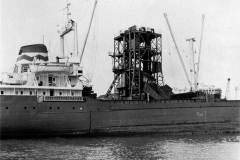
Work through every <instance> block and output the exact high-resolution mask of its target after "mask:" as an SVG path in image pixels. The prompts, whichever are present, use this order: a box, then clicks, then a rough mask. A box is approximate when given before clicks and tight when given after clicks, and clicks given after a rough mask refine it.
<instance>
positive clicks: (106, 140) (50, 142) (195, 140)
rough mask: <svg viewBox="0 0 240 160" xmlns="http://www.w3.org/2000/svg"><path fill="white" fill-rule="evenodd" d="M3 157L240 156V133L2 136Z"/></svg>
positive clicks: (227, 159) (221, 159) (184, 158)
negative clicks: (22, 137)
mask: <svg viewBox="0 0 240 160" xmlns="http://www.w3.org/2000/svg"><path fill="white" fill-rule="evenodd" d="M0 144H1V145H0V147H1V149H0V159H1V160H2V159H89V160H95V159H104V160H111V159H120V160H125V159H164V160H165V159H166V160H167V159H174V160H175V159H177V160H178V159H179V160H187V159H194V160H195V159H204V160H205V159H209V160H211V159H214V160H215V159H216V160H231V159H232V160H238V159H240V136H236V135H227V136H225V135H224V136H223V135H221V136H188V135H187V136H175V137H173V136H171V137H169V136H161V135H146V136H128V137H95V138H93V137H82V138H45V139H24V140H20V139H18V140H16V139H8V140H0Z"/></svg>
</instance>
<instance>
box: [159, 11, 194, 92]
mask: <svg viewBox="0 0 240 160" xmlns="http://www.w3.org/2000/svg"><path fill="white" fill-rule="evenodd" d="M163 15H164V17H165V20H166V22H167V26H168V29H169V32H170V34H171V37H172V40H173V43H174V45H175V48H176V50H177V53H178V58H179V60H180V62H181V65H182V68H183V70H184V74H185V77H186V79H187V81H188V84H189V86H190V88H192V85H191V81H190V78H189V76H188V73H187V69H186V66H185V64H184V61H183V58H182V56H181V53H180V50H179V48H178V45H177V42H176V40H175V37H174V34H173V31H172V28H171V25H170V23H169V20H168V16H167V13H164V14H163Z"/></svg>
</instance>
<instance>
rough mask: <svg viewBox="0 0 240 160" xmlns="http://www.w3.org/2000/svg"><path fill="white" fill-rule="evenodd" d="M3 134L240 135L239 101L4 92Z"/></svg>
mask: <svg viewBox="0 0 240 160" xmlns="http://www.w3.org/2000/svg"><path fill="white" fill-rule="evenodd" d="M0 116H1V117H0V132H1V137H6V136H7V137H8V136H9V137H12V136H13V137H17V136H53V135H54V136H63V135H85V134H87V135H95V134H119V133H121V134H130V133H153V132H157V133H162V134H185V133H204V134H205V133H235V132H237V133H239V131H240V101H219V102H194V101H156V102H146V101H101V100H96V99H91V98H87V99H86V101H84V102H57V101H56V102H45V101H39V99H38V97H36V96H7V95H2V96H0Z"/></svg>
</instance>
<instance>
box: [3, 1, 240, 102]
mask: <svg viewBox="0 0 240 160" xmlns="http://www.w3.org/2000/svg"><path fill="white" fill-rule="evenodd" d="M70 2H71V7H70V9H71V14H72V19H74V20H75V21H76V22H77V24H78V36H79V48H80V50H81V47H82V44H83V39H84V38H85V35H86V33H87V27H88V24H89V20H90V16H91V10H92V7H93V3H94V0H70ZM65 6H66V0H41V1H40V0H21V1H19V0H1V1H0V7H1V9H0V18H1V19H0V72H12V68H13V65H14V63H15V62H16V58H17V54H18V51H19V48H20V47H21V46H22V45H28V44H34V43H43V37H44V43H45V44H46V45H47V47H48V50H49V56H50V59H51V60H54V57H55V56H57V55H60V46H59V45H60V43H59V42H60V40H59V34H58V32H57V30H58V28H59V27H58V26H59V25H60V26H61V25H62V24H63V23H64V21H65V20H66V16H65V13H66V11H65V10H64V7H65ZM239 6H240V2H239V1H238V0H167V1H166V0H98V4H97V8H96V12H95V15H94V19H93V25H92V28H91V31H90V35H89V39H88V42H87V46H86V50H85V53H84V56H83V63H82V64H83V70H84V74H85V75H86V76H87V77H88V78H89V79H91V80H92V84H93V86H94V90H95V91H96V92H97V93H98V94H104V93H106V91H107V89H108V87H109V86H110V84H111V82H112V80H113V74H112V60H111V58H110V57H109V56H108V53H109V52H113V38H114V36H117V35H118V34H119V32H120V30H125V29H127V28H129V27H130V26H133V25H137V26H146V27H151V28H154V29H155V31H156V32H159V33H161V34H162V35H163V74H164V79H165V83H167V84H169V85H170V86H171V87H174V88H179V89H183V88H186V87H188V83H187V80H186V78H185V76H184V72H183V69H182V67H181V64H180V61H179V58H178V56H177V52H176V50H175V48H174V44H173V42H172V39H171V36H170V33H169V30H168V27H167V25H166V22H165V19H164V17H163V13H165V12H166V13H167V14H168V18H169V21H170V23H171V27H172V29H173V32H174V35H175V38H176V41H177V44H178V46H179V48H180V51H181V54H182V56H183V58H184V62H185V63H186V65H187V67H188V70H189V63H190V60H189V59H190V56H189V55H190V52H189V46H188V44H187V42H186V39H187V38H190V37H195V38H196V40H197V41H196V45H197V46H198V45H199V39H200V30H201V15H202V14H204V15H205V27H204V32H203V45H202V54H201V63H200V73H199V82H200V84H204V85H207V86H212V85H214V86H215V87H216V88H221V89H222V90H223V95H225V90H226V84H227V78H231V83H230V96H231V98H232V99H234V98H238V99H239V98H240V95H239V94H238V92H237V94H236V87H239V88H240V74H239V71H238V69H239V68H240V63H239V60H240V41H239V39H238V38H239V35H240V29H239V28H240V10H239ZM66 44H67V46H68V48H69V50H70V48H71V46H72V43H71V38H69V39H68V40H67V43H66ZM69 52H70V51H69Z"/></svg>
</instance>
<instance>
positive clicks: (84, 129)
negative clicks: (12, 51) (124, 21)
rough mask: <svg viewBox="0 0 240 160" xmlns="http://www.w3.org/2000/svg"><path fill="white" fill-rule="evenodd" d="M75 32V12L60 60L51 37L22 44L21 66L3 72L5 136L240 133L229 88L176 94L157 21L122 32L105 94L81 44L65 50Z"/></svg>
mask: <svg viewBox="0 0 240 160" xmlns="http://www.w3.org/2000/svg"><path fill="white" fill-rule="evenodd" d="M96 4H97V1H95V4H94V9H93V12H92V17H93V14H94V10H95V8H96ZM92 17H91V21H90V25H89V29H90V28H91V22H92ZM71 32H74V34H75V35H76V32H77V25H76V22H75V21H73V20H72V19H70V18H69V17H68V21H67V25H66V26H65V28H64V30H63V31H62V32H61V33H60V40H61V51H62V53H61V54H60V55H59V56H57V57H56V61H54V62H50V61H49V58H48V49H47V47H46V46H45V45H44V44H31V45H26V46H22V47H21V48H20V50H19V53H18V57H17V61H16V64H15V67H14V71H13V73H5V74H2V75H1V79H0V92H1V93H0V135H1V137H18V136H68V135H70V136H74V135H97V134H104V135H108V134H116V135H120V134H131V133H137V134H139V133H144V134H145V133H161V134H185V133H187V134H188V133H190V134H195V133H196V134H198V133H200V134H202V133H203V134H208V133H239V131H240V101H237V100H226V99H222V98H221V89H199V88H194V87H193V88H194V89H191V90H190V91H188V92H185V93H178V94H176V93H174V92H173V89H172V88H171V87H170V86H169V85H167V84H166V83H165V82H164V77H163V71H162V34H160V33H156V32H155V30H154V29H153V28H147V27H140V28H139V27H136V26H132V27H129V28H128V29H126V30H125V31H123V32H121V33H120V34H119V35H118V36H116V37H114V51H113V53H110V54H109V55H110V56H111V57H112V59H113V68H112V71H113V73H114V79H113V81H112V83H111V84H110V86H109V89H108V90H107V92H106V94H105V95H101V96H97V94H96V93H94V91H93V88H92V86H91V85H90V84H88V83H86V81H84V76H83V69H82V67H81V59H82V54H81V55H80V54H78V49H77V48H75V51H76V52H74V53H73V54H70V55H68V56H66V55H65V53H64V37H65V36H66V35H67V34H68V33H71ZM88 33H89V30H88ZM87 35H88V34H87ZM86 42H87V38H86V39H85V43H84V45H85V44H86ZM74 43H77V40H76V37H75V40H74ZM75 46H77V44H76V45H75ZM83 48H84V47H83ZM83 50H84V49H83ZM195 85H196V84H195Z"/></svg>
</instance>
